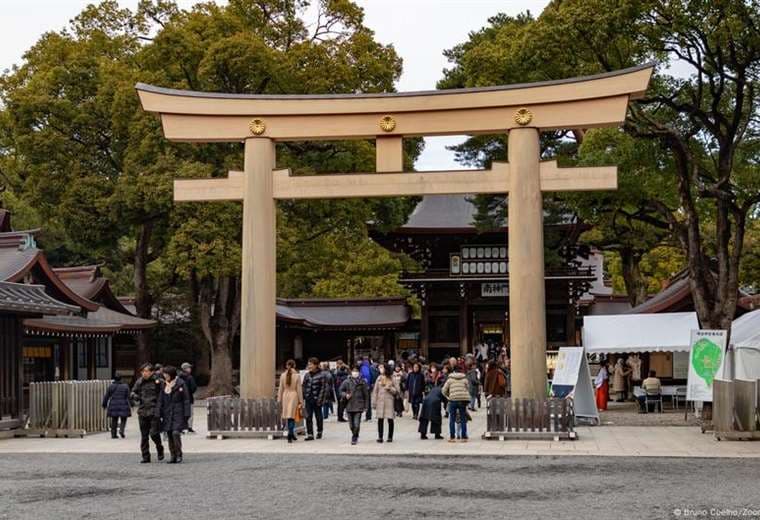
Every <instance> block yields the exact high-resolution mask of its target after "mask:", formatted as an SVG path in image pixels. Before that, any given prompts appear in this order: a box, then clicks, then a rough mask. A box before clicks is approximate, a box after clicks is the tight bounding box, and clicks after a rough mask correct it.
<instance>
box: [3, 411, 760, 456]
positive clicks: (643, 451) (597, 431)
mask: <svg viewBox="0 0 760 520" xmlns="http://www.w3.org/2000/svg"><path fill="white" fill-rule="evenodd" d="M194 413H195V425H196V430H197V431H198V433H196V434H195V435H185V436H184V437H183V442H184V444H185V451H186V453H188V454H193V453H304V454H307V453H308V454H313V453H332V454H414V455H437V454H441V455H472V456H478V455H483V456H493V455H601V456H625V457H642V456H649V457H758V458H760V442H729V441H720V442H719V441H716V440H715V438H714V437H713V435H712V434H709V433H707V434H702V433H700V430H699V428H698V427H692V426H658V427H641V426H596V427H588V426H582V427H579V428H578V429H577V432H578V436H579V439H578V440H576V441H561V442H554V441H524V440H509V441H503V442H502V441H497V440H491V441H486V440H483V439H481V438H480V435H481V434H482V433H483V431H485V424H484V423H485V419H484V415H485V412H484V411H483V410H481V411H479V412H476V413H475V414H474V419H473V421H472V422H471V423H470V425H469V426H470V433H471V435H470V442H469V443H466V444H464V443H456V444H450V443H448V442H446V441H436V440H432V439H431V440H427V441H423V440H420V439H419V436H418V434H417V423H416V422H415V421H413V420H412V419H411V417H408V416H406V417H403V418H401V419H398V420H397V421H396V435H395V439H394V442H393V444H377V443H376V442H375V438H376V423H375V422H374V421H373V422H364V423H362V432H361V437H360V442H359V444H358V445H357V446H351V445H350V444H349V440H350V433H349V430H348V426H347V424H346V423H337V422H336V421H335V417H334V416H333V417H331V418H330V419H329V420H328V421H327V422H326V423H325V438H324V439H322V440H319V441H314V442H304V441H303V440H302V439H303V438H302V437H299V440H298V442H296V443H294V444H287V443H286V442H285V441H284V440H274V441H270V440H251V439H225V440H216V439H207V438H206V427H205V419H206V417H205V415H206V414H205V409H204V408H203V407H202V406H196V407H195V410H194ZM447 429H448V428H447V423H445V424H444V430H447ZM138 444H139V431H138V428H137V421H136V418H134V417H133V418H131V419H130V421H129V423H128V426H127V438H126V439H116V440H114V439H111V438H110V435H109V434H107V433H98V434H93V435H88V436H86V437H85V438H84V439H79V438H74V439H65V438H60V439H52V438H47V439H41V438H31V437H27V438H17V439H7V440H0V453H133V454H135V457H137V456H138V455H137V452H138Z"/></svg>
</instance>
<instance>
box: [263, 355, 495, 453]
mask: <svg viewBox="0 0 760 520" xmlns="http://www.w3.org/2000/svg"><path fill="white" fill-rule="evenodd" d="M508 392H509V359H508V358H507V357H506V355H497V356H496V357H495V358H491V359H490V360H487V361H486V360H485V359H481V356H480V355H479V354H478V353H477V351H476V354H475V355H473V354H468V355H466V356H464V357H461V358H460V357H450V358H448V359H445V360H444V362H443V363H442V364H441V365H440V366H439V365H438V364H436V363H432V362H431V363H428V362H426V361H425V360H424V359H422V358H416V357H414V356H412V357H410V358H409V359H405V360H398V361H396V360H390V361H388V362H387V363H378V362H375V361H374V360H373V359H371V358H369V357H364V358H362V359H361V360H360V361H358V362H357V363H356V364H355V365H354V366H353V367H351V368H350V369H349V367H348V366H346V364H345V363H344V362H343V360H338V361H337V362H336V363H335V368H333V369H332V370H331V369H330V368H329V365H328V364H327V363H320V361H319V360H318V359H317V358H310V359H309V360H308V363H307V370H306V371H305V372H304V373H303V374H299V373H298V372H297V371H296V370H295V362H294V361H293V360H288V362H287V363H286V364H285V371H284V372H283V373H282V375H281V376H280V386H279V391H278V401H279V402H280V403H281V408H282V419H283V420H285V421H286V422H287V425H288V435H287V440H288V442H289V443H292V442H294V441H296V440H297V436H296V432H295V425H296V423H298V422H300V420H301V418H302V417H303V418H304V419H305V422H306V437H305V438H304V440H305V441H313V440H315V439H321V438H322V437H323V435H324V421H325V420H327V418H328V417H329V416H330V415H331V414H333V413H335V414H336V416H337V421H338V422H347V423H348V426H349V429H350V432H351V444H356V443H358V442H359V433H360V430H361V423H362V418H364V420H365V421H372V419H373V415H374V418H375V420H376V424H377V442H378V443H384V442H386V443H387V442H393V434H394V431H395V420H396V418H398V417H402V416H404V414H406V413H411V416H412V418H413V419H414V420H415V421H418V422H419V428H418V432H419V434H420V438H421V439H423V440H424V439H428V438H429V437H428V434H430V435H432V436H434V438H435V439H443V438H444V437H443V435H442V433H443V431H442V424H443V419H444V418H448V420H449V442H457V441H460V442H467V440H468V436H467V422H468V421H470V420H472V417H471V415H470V412H472V411H475V410H476V409H478V408H480V407H481V405H482V396H483V395H485V396H486V398H490V397H504V396H506V395H508ZM336 403H337V412H334V410H335V407H334V405H335V404H336ZM314 422H316V434H315V430H314Z"/></svg>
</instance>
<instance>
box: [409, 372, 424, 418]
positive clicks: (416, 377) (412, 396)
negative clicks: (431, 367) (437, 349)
mask: <svg viewBox="0 0 760 520" xmlns="http://www.w3.org/2000/svg"><path fill="white" fill-rule="evenodd" d="M406 389H407V391H408V392H409V403H410V404H411V405H412V415H413V416H414V420H415V421H416V420H417V418H418V417H419V415H420V405H421V404H422V398H423V396H424V394H425V375H424V374H423V373H422V365H420V364H419V363H415V364H414V365H413V366H412V371H411V372H409V374H407V376H406Z"/></svg>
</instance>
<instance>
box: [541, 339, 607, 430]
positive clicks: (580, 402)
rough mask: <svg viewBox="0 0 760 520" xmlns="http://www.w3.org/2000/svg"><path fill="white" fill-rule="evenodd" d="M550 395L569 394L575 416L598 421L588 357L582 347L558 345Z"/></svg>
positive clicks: (563, 395) (565, 395)
mask: <svg viewBox="0 0 760 520" xmlns="http://www.w3.org/2000/svg"><path fill="white" fill-rule="evenodd" d="M552 395H553V396H554V397H568V396H571V397H572V398H573V404H574V407H575V416H576V417H585V418H589V419H594V420H595V422H596V423H597V424H598V423H599V411H598V410H597V409H596V399H594V387H593V385H592V383H591V371H590V370H589V368H588V359H587V358H586V353H585V350H584V348H583V347H560V349H559V354H558V355H557V367H556V368H555V370H554V377H553V378H552Z"/></svg>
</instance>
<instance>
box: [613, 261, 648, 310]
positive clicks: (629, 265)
mask: <svg viewBox="0 0 760 520" xmlns="http://www.w3.org/2000/svg"><path fill="white" fill-rule="evenodd" d="M619 253H620V260H621V264H622V271H623V273H622V274H623V282H624V283H625V292H626V294H627V295H628V301H629V302H631V307H636V306H637V305H641V304H642V303H644V302H645V301H646V299H647V281H646V279H645V278H644V275H642V274H641V256H642V255H641V254H640V253H638V252H636V251H634V250H633V249H630V248H623V249H621V250H620V251H619Z"/></svg>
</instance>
